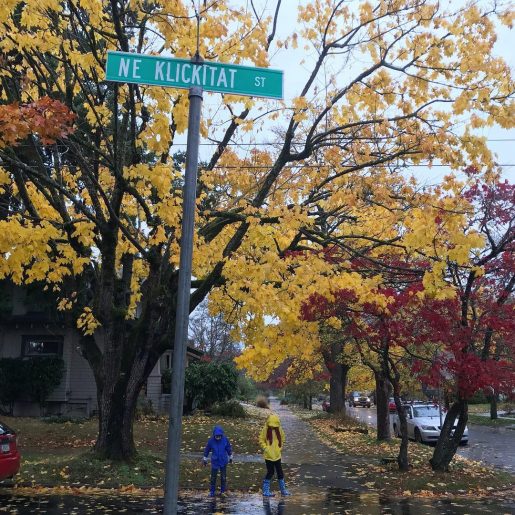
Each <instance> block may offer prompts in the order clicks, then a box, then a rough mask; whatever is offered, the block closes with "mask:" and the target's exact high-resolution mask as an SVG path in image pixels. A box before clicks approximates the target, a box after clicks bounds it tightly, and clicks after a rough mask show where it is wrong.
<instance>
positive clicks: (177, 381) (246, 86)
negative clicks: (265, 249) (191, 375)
mask: <svg viewBox="0 0 515 515" xmlns="http://www.w3.org/2000/svg"><path fill="white" fill-rule="evenodd" d="M106 80H108V81H113V82H128V83H132V84H149V85H156V86H166V87H172V88H183V89H189V99H190V107H189V114H188V140H187V147H186V170H185V177H184V188H183V206H182V236H181V255H180V264H179V283H178V290H177V311H176V315H175V339H174V348H173V364H172V384H171V404H170V420H169V425H168V442H167V459H166V477H165V503H164V514H165V515H175V514H176V513H177V497H178V493H179V462H180V449H181V437H182V409H183V403H184V373H185V368H186V349H187V341H188V321H189V311H190V290H191V261H192V254H193V230H194V219H195V201H196V186H197V168H198V149H199V139H200V111H201V107H202V93H203V91H213V92H220V93H226V94H233V95H248V96H256V97H265V98H275V99H281V98H283V72H282V71H280V70H271V69H269V68H253V67H249V66H240V65H233V64H226V63H213V62H206V61H202V60H201V59H199V58H198V57H195V58H194V59H193V60H191V61H188V60H186V59H178V58H175V57H161V56H152V55H145V54H136V53H129V52H114V51H108V53H107V62H106Z"/></svg>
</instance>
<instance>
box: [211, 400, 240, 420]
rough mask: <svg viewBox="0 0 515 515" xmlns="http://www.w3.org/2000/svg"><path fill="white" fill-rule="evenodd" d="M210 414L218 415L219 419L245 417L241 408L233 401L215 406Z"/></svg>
mask: <svg viewBox="0 0 515 515" xmlns="http://www.w3.org/2000/svg"><path fill="white" fill-rule="evenodd" d="M211 413H212V414H213V415H220V416H221V417H232V418H245V417H246V416H247V414H246V413H245V410H244V409H243V406H242V405H241V404H240V403H239V402H238V401H237V400H234V399H233V400H230V401H225V402H219V403H217V404H215V405H214V406H213V408H212V409H211Z"/></svg>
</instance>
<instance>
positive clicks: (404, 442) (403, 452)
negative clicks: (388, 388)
mask: <svg viewBox="0 0 515 515" xmlns="http://www.w3.org/2000/svg"><path fill="white" fill-rule="evenodd" d="M396 386H397V388H396ZM393 398H394V400H395V407H396V408H397V414H398V416H399V425H400V428H399V429H400V432H401V446H400V448H399V454H398V456H397V464H398V465H399V470H402V471H405V472H406V471H408V470H409V459H408V444H409V439H408V421H407V419H406V411H405V410H404V407H403V406H402V403H401V398H400V395H399V389H398V385H394V390H393Z"/></svg>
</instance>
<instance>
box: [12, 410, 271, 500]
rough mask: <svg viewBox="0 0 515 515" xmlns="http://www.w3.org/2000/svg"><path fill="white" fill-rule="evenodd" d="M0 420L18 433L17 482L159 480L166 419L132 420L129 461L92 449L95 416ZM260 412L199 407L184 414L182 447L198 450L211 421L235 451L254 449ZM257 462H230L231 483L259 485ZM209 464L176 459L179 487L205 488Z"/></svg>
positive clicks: (146, 483) (142, 483)
mask: <svg viewBox="0 0 515 515" xmlns="http://www.w3.org/2000/svg"><path fill="white" fill-rule="evenodd" d="M2 420H3V421H4V422H5V423H6V424H8V425H9V426H11V427H13V428H14V429H15V430H16V431H17V433H18V436H19V443H20V445H19V447H20V451H21V453H22V468H21V472H20V474H19V475H18V477H17V481H18V482H20V483H29V484H34V485H44V486H74V485H75V486H77V485H85V486H100V487H103V488H118V487H120V486H128V485H134V486H136V487H145V488H150V487H161V486H162V485H163V481H164V462H165V450H166V437H167V429H168V419H167V418H166V417H147V418H143V419H141V420H137V421H136V422H135V424H134V435H135V436H134V438H135V443H136V447H137V449H138V455H137V456H136V458H135V459H134V460H133V462H131V463H119V462H112V461H104V460H100V459H98V458H97V457H96V456H95V454H94V453H93V452H92V451H91V448H92V445H93V444H94V442H95V437H96V433H97V423H98V421H97V420H96V419H90V420H84V421H59V420H57V421H53V422H52V423H49V422H48V421H44V420H41V419H35V418H10V417H3V418H2ZM262 423H263V418H262V417H256V416H249V417H247V418H244V419H233V418H228V417H220V416H207V415H206V414H203V413H198V414H195V415H192V416H188V417H185V418H184V419H183V445H182V451H183V452H185V453H192V452H198V453H200V452H202V451H203V450H204V446H205V444H206V442H207V439H208V438H209V437H210V436H211V434H212V431H213V427H214V426H215V425H221V426H222V427H223V428H224V430H225V433H226V435H227V436H228V438H229V439H230V441H231V444H232V446H233V452H234V454H235V456H241V455H248V454H256V453H259V452H260V451H259V443H258V435H259V431H260V429H261V426H262ZM263 468H264V465H263V464H262V463H247V462H245V463H238V462H236V463H234V464H233V465H230V466H229V470H228V476H229V478H230V481H231V483H232V484H231V488H235V489H238V490H245V491H248V490H249V489H250V491H254V490H255V489H257V488H259V483H260V480H261V477H262V474H263ZM209 471H210V468H209V467H204V466H203V464H202V462H201V460H200V458H199V459H191V458H190V457H189V456H186V459H184V460H181V487H183V488H201V489H204V488H207V486H208V483H209Z"/></svg>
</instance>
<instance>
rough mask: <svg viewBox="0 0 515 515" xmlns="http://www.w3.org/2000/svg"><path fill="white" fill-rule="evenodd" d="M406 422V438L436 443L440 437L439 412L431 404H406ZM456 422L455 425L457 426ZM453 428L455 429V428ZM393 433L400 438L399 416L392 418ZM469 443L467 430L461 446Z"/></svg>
mask: <svg viewBox="0 0 515 515" xmlns="http://www.w3.org/2000/svg"><path fill="white" fill-rule="evenodd" d="M404 409H405V410H406V417H407V422H408V437H409V438H412V439H413V440H415V441H416V442H424V443H431V442H436V441H437V440H438V438H439V437H440V430H441V426H440V410H439V409H438V406H434V405H433V404H408V405H406V404H405V405H404ZM444 421H445V413H442V423H443V422H444ZM457 423H458V422H457V421H456V422H455V424H456V425H457ZM456 425H455V426H454V429H456V427H457V426H456ZM393 432H394V434H395V436H398V437H400V436H401V430H400V423H399V415H398V414H397V413H396V414H395V415H394V416H393ZM468 441H469V430H468V427H466V426H465V431H464V432H463V436H462V438H461V444H462V445H467V443H468Z"/></svg>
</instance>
